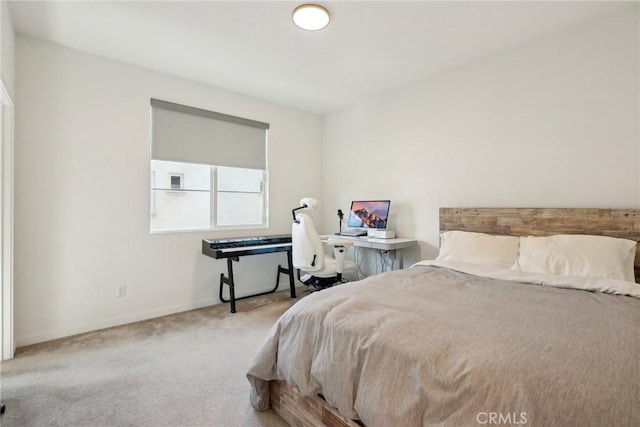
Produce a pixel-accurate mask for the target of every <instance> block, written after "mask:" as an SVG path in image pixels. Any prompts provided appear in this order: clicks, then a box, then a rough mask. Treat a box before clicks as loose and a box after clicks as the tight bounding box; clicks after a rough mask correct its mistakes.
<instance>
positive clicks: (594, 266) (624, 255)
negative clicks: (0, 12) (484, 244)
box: [512, 234, 636, 282]
mask: <svg viewBox="0 0 640 427" xmlns="http://www.w3.org/2000/svg"><path fill="white" fill-rule="evenodd" d="M635 256H636V242H635V241H633V240H627V239H618V238H615V237H607V236H587V235H582V234H558V235H555V236H548V237H533V236H528V237H524V236H523V237H520V255H519V257H518V260H517V262H516V263H515V264H514V266H513V268H512V269H513V270H518V271H528V272H530V273H544V274H556V275H562V276H585V277H601V278H605V279H618V280H626V281H628V282H635V275H634V271H633V264H634V260H635Z"/></svg>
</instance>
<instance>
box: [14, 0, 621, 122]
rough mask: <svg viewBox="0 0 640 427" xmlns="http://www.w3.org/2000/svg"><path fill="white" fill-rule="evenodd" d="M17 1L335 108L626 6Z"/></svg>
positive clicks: (67, 23)
mask: <svg viewBox="0 0 640 427" xmlns="http://www.w3.org/2000/svg"><path fill="white" fill-rule="evenodd" d="M302 3H304V2H302V1H301V2H289V1H204V2H202V1H201V2H188V1H140V2H133V1H80V2H66V1H46V2H37V1H36V2H33V1H27V2H24V1H12V2H11V3H10V10H11V15H12V19H13V23H14V27H15V29H16V31H17V32H18V33H21V34H26V35H29V36H32V37H35V38H40V39H45V40H49V41H52V42H54V43H58V44H61V45H64V46H68V47H71V48H74V49H78V50H81V51H85V52H89V53H93V54H96V55H100V56H104V57H107V58H111V59H114V60H118V61H123V62H126V63H129V64H135V65H138V66H142V67H146V68H150V69H154V70H158V71H161V72H165V73H169V74H172V75H176V76H181V77H184V78H187V79H191V80H195V81H198V82H202V83H205V84H208V85H212V86H216V87H219V88H224V89H228V90H231V91H234V92H239V93H243V94H248V95H251V96H254V97H257V98H262V99H265V100H269V101H271V102H275V103H279V104H283V105H288V106H292V107H296V108H300V109H303V110H307V111H311V112H317V113H328V112H331V111H334V110H337V109H340V108H344V107H346V106H349V105H352V104H355V103H357V102H359V101H363V100H365V99H367V98H371V97H375V96H378V95H381V94H384V93H387V92H390V91H393V90H396V89H399V88H401V87H403V86H407V85H409V84H412V83H415V82H418V81H421V80H424V79H425V78H428V77H430V76H434V75H437V74H440V73H443V72H446V71H449V70H452V69H455V68H456V67H460V66H462V65H464V64H467V63H470V62H472V61H477V60H479V59H481V58H483V57H487V56H491V55H496V54H499V53H500V52H503V51H505V50H509V49H513V48H516V47H517V46H519V45H522V44H524V43H528V42H531V41H533V40H536V39H539V38H542V37H546V36H548V35H551V34H554V33H558V32H560V31H563V30H565V29H567V28H570V27H572V26H575V25H579V24H581V23H584V22H588V21H592V20H596V19H598V18H599V17H601V16H603V15H606V14H609V13H614V12H616V11H619V10H621V8H624V7H629V6H630V4H629V3H624V2H607V1H595V2H591V1H584V2H573V1H567V2H564V1H561V2H554V1H551V2H542V1H520V2H515V1H496V2H483V1H450V2H445V1H439V2H436V1H410V2H401V1H321V2H319V3H321V4H322V5H324V6H326V7H327V8H328V9H329V10H330V12H331V14H332V21H331V23H330V24H329V26H328V27H327V28H325V29H324V30H321V31H316V32H310V31H303V30H300V29H298V28H297V27H295V26H294V25H293V23H292V20H291V11H292V10H293V9H294V8H295V7H296V6H297V5H299V4H302Z"/></svg>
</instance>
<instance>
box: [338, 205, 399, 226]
mask: <svg viewBox="0 0 640 427" xmlns="http://www.w3.org/2000/svg"><path fill="white" fill-rule="evenodd" d="M390 204H391V200H354V201H353V202H351V209H350V210H349V219H348V220H347V226H348V227H350V228H387V222H388V220H389V205H390Z"/></svg>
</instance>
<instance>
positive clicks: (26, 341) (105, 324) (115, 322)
mask: <svg viewBox="0 0 640 427" xmlns="http://www.w3.org/2000/svg"><path fill="white" fill-rule="evenodd" d="M299 285H300V284H298V286H296V292H298V294H300V290H301V289H304V287H303V286H302V287H301V286H299ZM267 290H268V289H265V291H267ZM278 292H289V290H288V286H287V289H286V290H285V289H282V290H279V291H278ZM241 296H242V295H238V297H241ZM217 304H221V302H220V300H219V299H218V298H217V297H216V298H208V299H206V300H201V301H197V302H194V303H190V304H181V305H175V306H171V307H165V308H162V309H158V310H150V311H145V312H141V313H133V314H127V315H124V316H118V317H113V318H110V319H104V320H101V321H98V322H92V323H85V324H82V325H77V326H74V327H71V328H63V329H56V330H53V331H48V332H43V333H39V334H32V335H25V336H22V337H16V347H24V346H27V345H32V344H38V343H42V342H45V341H51V340H55V339H58V338H66V337H70V336H73V335H78V334H84V333H87V332H93V331H97V330H99V329H105V328H112V327H114V326H122V325H126V324H128V323H133V322H140V321H142V320H149V319H154V318H156V317H161V316H167V315H169V314H176V313H181V312H183V311H189V310H195V309H198V308H203V307H209V306H212V305H217Z"/></svg>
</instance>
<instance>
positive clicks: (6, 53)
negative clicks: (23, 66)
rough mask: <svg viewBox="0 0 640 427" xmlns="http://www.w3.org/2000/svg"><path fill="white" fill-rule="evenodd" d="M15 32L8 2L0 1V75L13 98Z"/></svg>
mask: <svg viewBox="0 0 640 427" xmlns="http://www.w3.org/2000/svg"><path fill="white" fill-rule="evenodd" d="M14 56H15V34H14V31H13V22H12V21H11V13H10V12H9V2H8V1H4V0H3V1H1V2H0V77H1V78H2V81H3V82H4V84H5V88H6V89H7V92H9V95H10V96H11V97H12V98H14V93H15V92H14Z"/></svg>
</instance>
